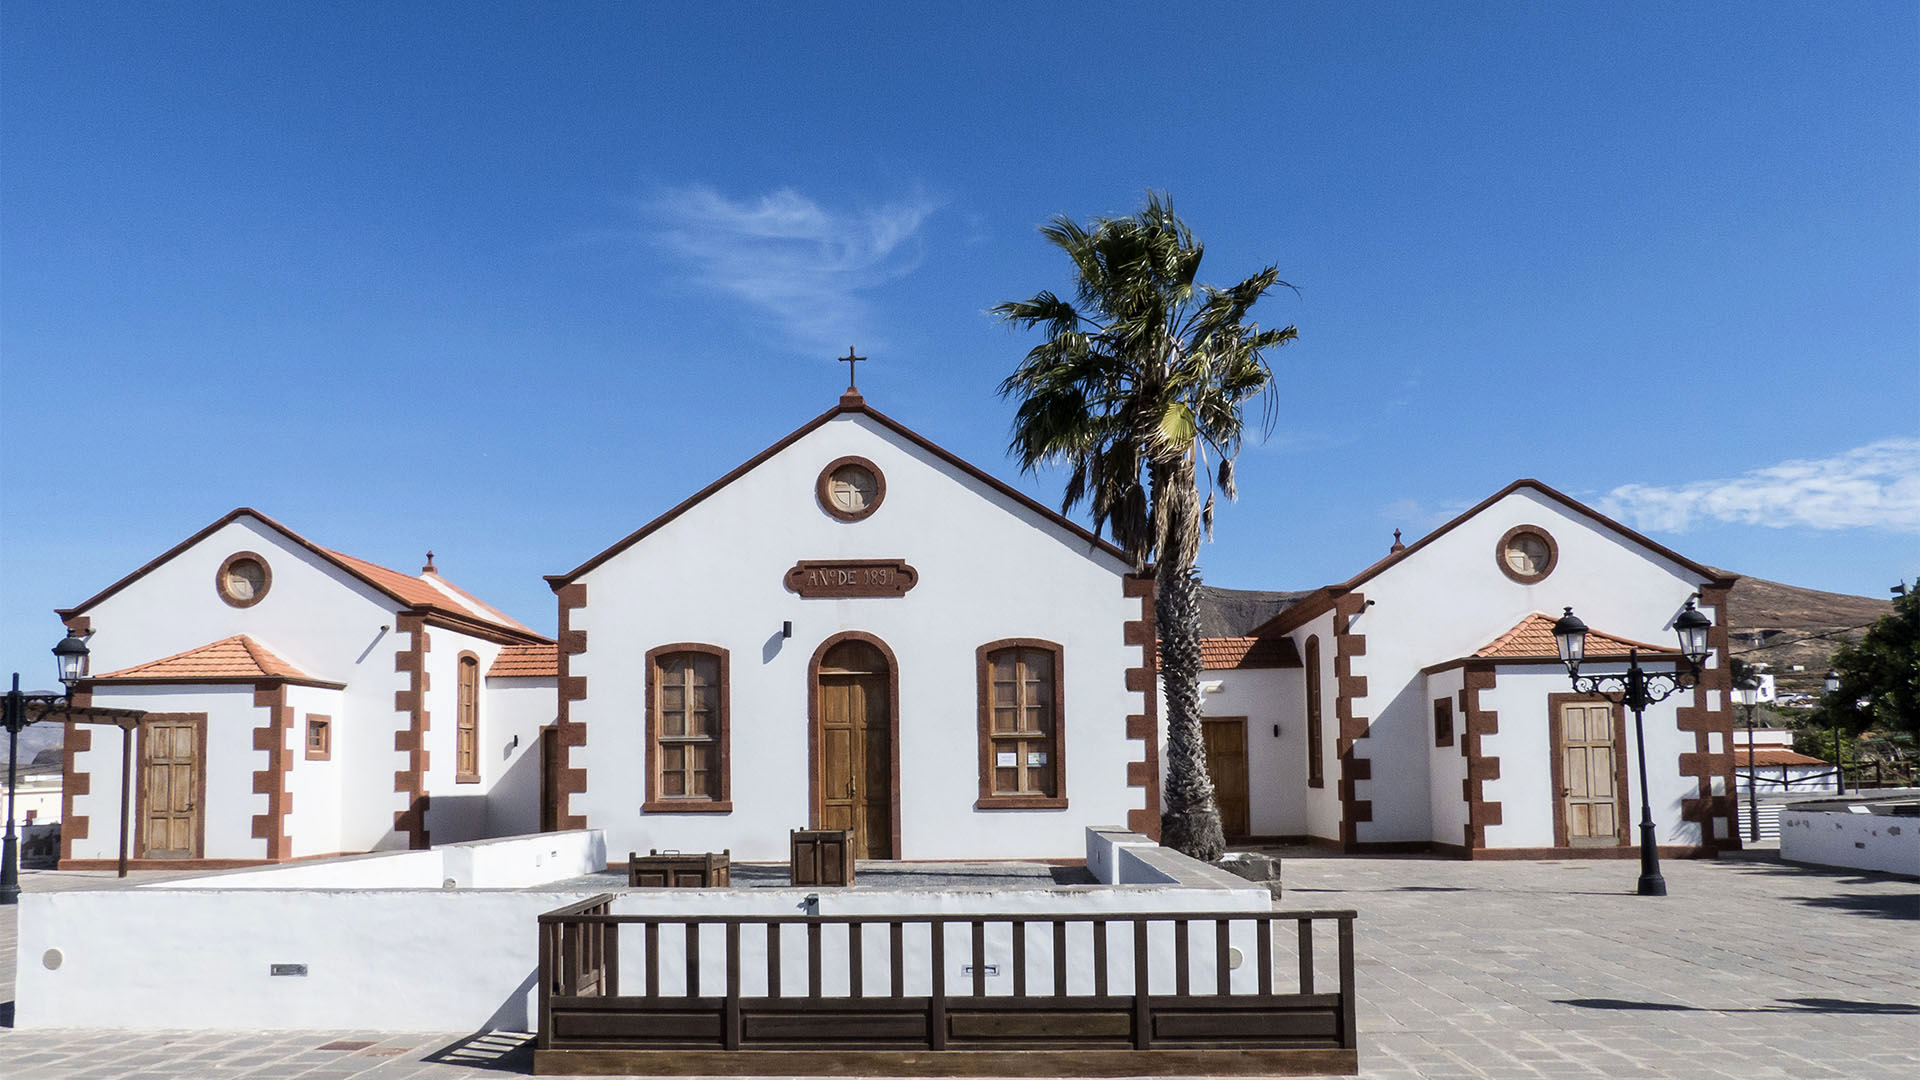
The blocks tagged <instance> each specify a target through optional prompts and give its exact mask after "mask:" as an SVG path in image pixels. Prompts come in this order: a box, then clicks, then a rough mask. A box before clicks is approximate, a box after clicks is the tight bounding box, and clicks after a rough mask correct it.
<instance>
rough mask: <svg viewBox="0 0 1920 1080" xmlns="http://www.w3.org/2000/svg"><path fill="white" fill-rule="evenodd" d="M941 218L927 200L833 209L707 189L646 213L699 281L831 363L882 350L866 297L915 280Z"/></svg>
mask: <svg viewBox="0 0 1920 1080" xmlns="http://www.w3.org/2000/svg"><path fill="white" fill-rule="evenodd" d="M937 209H939V204H938V203H937V202H935V201H934V200H933V199H931V198H930V197H928V196H927V195H925V194H923V193H919V192H913V193H909V194H908V195H906V196H904V197H902V198H900V199H898V200H896V201H894V202H890V203H886V204H884V205H880V206H874V207H869V208H863V209H854V210H835V209H831V208H828V207H825V206H822V205H821V204H819V203H817V202H815V201H814V200H812V199H810V198H808V197H806V196H805V195H802V194H800V193H799V192H797V191H795V190H793V189H792V188H781V189H780V190H778V191H775V192H773V193H771V194H768V195H761V196H757V197H754V196H749V197H746V198H741V199H733V198H729V197H728V196H726V195H724V194H722V193H720V192H718V191H716V190H714V189H713V188H711V187H707V186H705V185H696V186H693V187H684V188H671V189H668V190H665V191H662V192H661V193H660V194H659V195H658V196H657V197H655V198H654V199H653V200H652V201H651V202H650V203H649V204H648V205H647V207H646V210H647V213H648V216H649V217H650V218H651V219H652V221H653V222H654V224H655V225H656V226H657V228H658V231H657V232H656V233H655V236H656V238H657V239H658V240H659V242H660V243H661V244H662V245H663V246H664V247H665V248H666V249H667V250H668V251H670V252H672V253H673V254H674V255H676V256H677V257H679V258H680V259H681V260H682V261H684V262H685V263H687V264H688V266H689V268H690V269H691V271H692V274H693V279H694V280H695V281H696V282H698V283H699V284H701V285H703V286H705V287H707V288H711V289H715V290H717V291H720V292H723V293H727V294H729V295H732V296H736V297H738V298H739V299H741V300H743V301H745V302H746V303H747V304H749V305H751V306H752V307H754V308H757V309H758V310H759V311H760V312H761V314H762V315H764V316H765V317H767V318H768V319H769V320H770V321H771V322H772V324H773V326H774V327H775V329H776V330H777V331H778V332H779V333H781V334H782V335H783V336H785V337H786V338H787V339H788V340H789V342H790V343H791V344H792V345H794V346H795V347H796V348H800V349H805V350H809V351H825V352H826V353H828V354H832V353H837V352H838V351H839V350H841V349H844V348H846V347H847V345H848V344H849V343H856V344H860V345H861V347H862V348H866V347H867V346H868V345H869V344H870V343H873V342H874V340H875V338H874V334H875V331H874V328H873V326H872V325H871V324H872V313H871V308H870V306H869V304H868V302H867V301H866V300H865V299H864V298H863V297H862V294H863V293H865V292H867V291H869V290H871V289H873V288H875V287H877V286H880V285H883V284H885V283H887V282H889V281H894V280H896V279H898V278H900V277H903V276H905V275H906V274H909V273H911V272H913V270H914V268H915V267H917V266H918V265H919V264H920V260H921V257H922V253H923V248H922V244H921V240H920V236H921V229H922V227H923V226H924V225H925V224H926V220H927V218H928V216H929V215H931V214H932V213H933V212H934V211H935V210H937Z"/></svg>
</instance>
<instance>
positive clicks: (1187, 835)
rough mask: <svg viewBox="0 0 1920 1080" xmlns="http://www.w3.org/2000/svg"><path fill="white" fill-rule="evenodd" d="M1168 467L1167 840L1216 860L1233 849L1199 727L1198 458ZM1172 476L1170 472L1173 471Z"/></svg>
mask: <svg viewBox="0 0 1920 1080" xmlns="http://www.w3.org/2000/svg"><path fill="white" fill-rule="evenodd" d="M1185 464H1186V467H1185V468H1184V469H1183V468H1180V467H1178V466H1177V465H1176V466H1175V467H1173V468H1171V469H1168V470H1166V472H1165V473H1163V472H1162V471H1161V470H1160V469H1158V468H1156V469H1154V470H1153V473H1154V476H1153V479H1154V481H1155V483H1154V488H1155V491H1154V496H1155V499H1156V501H1160V500H1165V505H1166V507H1167V509H1168V512H1169V516H1168V518H1167V519H1166V520H1165V521H1164V525H1165V528H1166V533H1164V534H1163V535H1162V542H1161V545H1160V551H1161V556H1162V557H1161V561H1160V564H1159V565H1158V566H1157V567H1155V569H1154V619H1155V621H1156V622H1157V623H1158V624H1159V632H1160V664H1161V667H1160V679H1161V685H1162V687H1163V688H1164V689H1165V693H1166V699H1167V745H1166V752H1167V779H1166V787H1165V790H1164V791H1162V792H1161V797H1162V799H1163V800H1164V802H1163V808H1162V811H1161V815H1160V843H1161V844H1162V845H1163V846H1166V847H1170V848H1173V849H1174V850H1175V851H1178V852H1180V853H1181V854H1183V855H1187V856H1190V857H1192V858H1195V859H1199V860H1200V861H1201V862H1208V863H1210V862H1213V861H1214V860H1215V859H1218V858H1219V857H1220V856H1221V855H1222V854H1224V853H1225V852H1226V850H1227V839H1226V834H1225V833H1224V832H1223V831H1222V829H1221V827H1220V808H1219V806H1218V805H1216V804H1215V802H1214V798H1213V779H1212V778H1211V777H1209V776H1208V775H1207V748H1206V742H1205V740H1204V739H1203V738H1202V737H1201V734H1200V672H1201V670H1202V668H1201V661H1200V574H1199V572H1198V571H1197V570H1196V569H1195V568H1194V559H1195V556H1196V555H1197V549H1198V547H1199V529H1200V522H1199V516H1198V514H1197V512H1195V511H1196V506H1195V505H1192V504H1197V503H1198V501H1199V491H1198V489H1197V488H1196V486H1195V484H1194V475H1193V466H1192V463H1191V459H1190V458H1189V459H1188V461H1187V462H1186V463H1185ZM1169 473H1170V474H1171V475H1168V474H1169Z"/></svg>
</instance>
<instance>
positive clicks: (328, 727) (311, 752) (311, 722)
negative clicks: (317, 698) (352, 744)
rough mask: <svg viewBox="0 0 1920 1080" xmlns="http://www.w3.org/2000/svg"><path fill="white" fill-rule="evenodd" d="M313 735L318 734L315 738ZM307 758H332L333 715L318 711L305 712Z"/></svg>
mask: <svg viewBox="0 0 1920 1080" xmlns="http://www.w3.org/2000/svg"><path fill="white" fill-rule="evenodd" d="M315 736H318V738H317V739H316V738H315ZM306 744H307V760H308V761H332V760H333V717H331V716H323V715H322V714H320V713H308V714H307V731H306Z"/></svg>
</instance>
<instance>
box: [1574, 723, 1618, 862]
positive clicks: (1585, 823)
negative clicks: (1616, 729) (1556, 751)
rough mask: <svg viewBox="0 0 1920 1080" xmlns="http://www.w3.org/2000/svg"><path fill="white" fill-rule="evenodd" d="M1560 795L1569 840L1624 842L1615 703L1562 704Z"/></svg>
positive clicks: (1583, 844) (1580, 843) (1578, 844)
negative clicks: (1622, 835) (1618, 778)
mask: <svg viewBox="0 0 1920 1080" xmlns="http://www.w3.org/2000/svg"><path fill="white" fill-rule="evenodd" d="M1559 741H1560V785H1561V786H1560V798H1561V802H1562V806H1563V812H1564V814H1565V816H1566V822H1567V843H1568V844H1569V845H1572V846H1574V847H1596V846H1604V845H1612V844H1618V843H1619V842H1620V817H1619V800H1620V789H1619V786H1618V783H1617V781H1616V777H1617V776H1618V767H1617V766H1618V757H1617V755H1618V753H1619V747H1616V746H1615V745H1614V742H1613V705H1612V704H1611V703H1608V702H1599V703H1588V702H1581V703H1577V704H1566V705H1562V706H1561V707H1560V740H1559Z"/></svg>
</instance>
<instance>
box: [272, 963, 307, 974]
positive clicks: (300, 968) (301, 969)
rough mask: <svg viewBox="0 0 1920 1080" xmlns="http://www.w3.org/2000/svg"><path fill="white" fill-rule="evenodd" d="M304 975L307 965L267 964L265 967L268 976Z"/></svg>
mask: <svg viewBox="0 0 1920 1080" xmlns="http://www.w3.org/2000/svg"><path fill="white" fill-rule="evenodd" d="M306 973H307V965H305V964H268V965H267V974H268V975H305V974H306Z"/></svg>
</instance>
